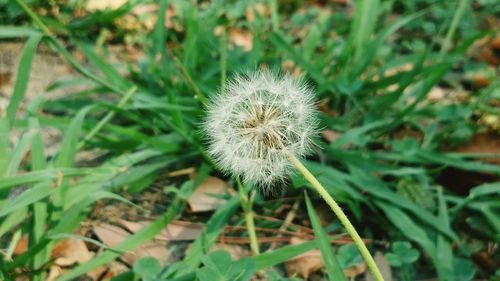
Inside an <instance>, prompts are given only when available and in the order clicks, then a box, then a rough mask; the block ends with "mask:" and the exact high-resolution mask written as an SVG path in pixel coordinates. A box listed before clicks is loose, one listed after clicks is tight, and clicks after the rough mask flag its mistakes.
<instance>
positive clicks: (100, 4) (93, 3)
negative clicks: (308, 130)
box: [85, 0, 127, 12]
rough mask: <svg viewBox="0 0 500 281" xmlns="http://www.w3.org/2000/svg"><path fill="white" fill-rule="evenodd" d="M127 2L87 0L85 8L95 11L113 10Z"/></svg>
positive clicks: (119, 0) (118, 0)
mask: <svg viewBox="0 0 500 281" xmlns="http://www.w3.org/2000/svg"><path fill="white" fill-rule="evenodd" d="M125 3H127V0H88V1H87V5H86V6H85V8H86V9H87V10H88V11H91V12H95V11H101V10H106V9H110V10H115V9H118V8H120V7H121V6H123V5H124V4H125Z"/></svg>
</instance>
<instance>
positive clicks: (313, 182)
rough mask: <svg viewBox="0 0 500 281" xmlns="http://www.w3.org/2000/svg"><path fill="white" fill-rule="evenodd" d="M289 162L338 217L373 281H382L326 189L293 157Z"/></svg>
mask: <svg viewBox="0 0 500 281" xmlns="http://www.w3.org/2000/svg"><path fill="white" fill-rule="evenodd" d="M289 156H290V161H291V162H292V164H293V165H294V166H295V168H297V170H299V172H300V173H301V174H302V175H303V176H304V178H305V179H306V180H307V181H308V182H309V183H311V185H312V186H313V187H314V188H315V189H316V191H317V192H318V193H319V195H321V197H322V198H323V200H325V202H326V203H327V204H328V205H329V206H330V208H331V209H332V211H333V212H334V213H335V215H336V216H337V217H338V219H339V220H340V222H341V223H342V224H343V225H344V227H345V228H346V230H347V233H349V235H350V236H351V238H352V239H353V240H354V243H355V244H356V246H357V247H358V249H359V251H360V252H361V255H362V256H363V258H364V260H365V262H366V264H367V265H368V267H369V268H370V271H371V272H372V274H373V276H374V278H375V280H377V281H384V278H383V277H382V274H381V273H380V270H379V269H378V267H377V265H376V264H375V261H374V260H373V257H372V256H371V254H370V252H369V251H368V249H367V248H366V245H365V244H364V243H363V240H362V239H361V237H360V236H359V234H358V232H357V231H356V229H355V228H354V226H353V225H352V224H351V222H350V221H349V219H348V218H347V216H346V215H345V213H344V212H343V211H342V209H341V208H340V206H339V205H338V204H337V202H335V200H334V199H333V197H332V196H331V195H330V194H329V193H328V192H327V191H326V189H325V188H324V187H323V185H321V183H320V182H319V181H318V180H317V179H316V177H314V176H313V174H311V172H310V171H309V170H308V169H307V168H306V167H305V166H304V165H303V164H302V163H301V162H300V160H299V159H297V157H295V155H293V154H290V155H289Z"/></svg>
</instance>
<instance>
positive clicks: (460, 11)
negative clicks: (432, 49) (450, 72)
mask: <svg viewBox="0 0 500 281" xmlns="http://www.w3.org/2000/svg"><path fill="white" fill-rule="evenodd" d="M469 4H470V0H460V2H459V3H458V7H457V9H456V10H455V13H454V14H453V20H452V22H451V25H450V28H449V29H448V32H447V33H446V37H445V38H444V42H443V45H441V50H440V51H439V55H440V58H443V56H444V55H445V54H446V52H447V51H448V48H449V47H450V44H451V41H452V40H453V36H454V35H455V31H456V30H457V27H458V24H459V23H460V20H461V19H462V16H463V15H464V12H465V9H466V8H467V6H468V5H469Z"/></svg>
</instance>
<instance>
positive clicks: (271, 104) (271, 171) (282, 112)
mask: <svg viewBox="0 0 500 281" xmlns="http://www.w3.org/2000/svg"><path fill="white" fill-rule="evenodd" d="M225 88H226V90H225V92H224V93H222V92H220V93H218V94H216V96H215V97H214V98H213V99H212V102H211V103H210V104H209V105H208V110H207V111H208V114H207V119H206V121H205V124H204V130H205V132H206V134H207V135H208V137H209V152H210V154H211V155H212V156H213V157H214V158H215V159H216V160H217V162H218V163H219V165H220V167H221V169H222V170H224V171H225V172H228V173H232V174H234V175H236V176H239V177H241V178H242V179H243V180H244V181H246V182H252V183H257V184H259V185H261V186H263V187H266V186H267V187H268V186H270V185H271V184H272V183H274V182H276V181H280V180H283V179H285V178H286V175H287V174H288V171H289V170H290V167H291V164H290V160H289V156H290V155H294V156H295V157H303V156H305V155H307V154H308V153H309V152H310V150H311V147H312V145H313V142H312V139H311V137H312V136H313V135H315V134H316V126H317V119H316V110H315V106H314V93H313V92H312V90H311V88H309V87H308V86H307V85H306V84H305V83H304V82H303V81H302V80H297V79H295V78H294V77H292V76H290V75H286V74H276V73H273V72H270V71H258V72H256V73H253V74H249V75H244V76H237V77H236V78H235V79H234V80H233V81H230V82H229V83H228V84H227V85H226V87H225Z"/></svg>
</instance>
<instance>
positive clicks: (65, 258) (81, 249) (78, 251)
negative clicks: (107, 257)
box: [51, 238, 94, 266]
mask: <svg viewBox="0 0 500 281" xmlns="http://www.w3.org/2000/svg"><path fill="white" fill-rule="evenodd" d="M93 256H94V253H92V252H90V251H89V250H88V249H87V246H86V245H85V242H83V241H82V240H79V239H74V238H69V239H65V240H62V241H59V242H57V243H56V245H55V246H54V248H53V249H52V254H51V257H52V258H53V259H55V262H54V263H55V264H56V265H59V266H69V265H73V264H75V263H78V264H81V263H84V262H86V261H88V260H90V259H91V258H92V257H93Z"/></svg>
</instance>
